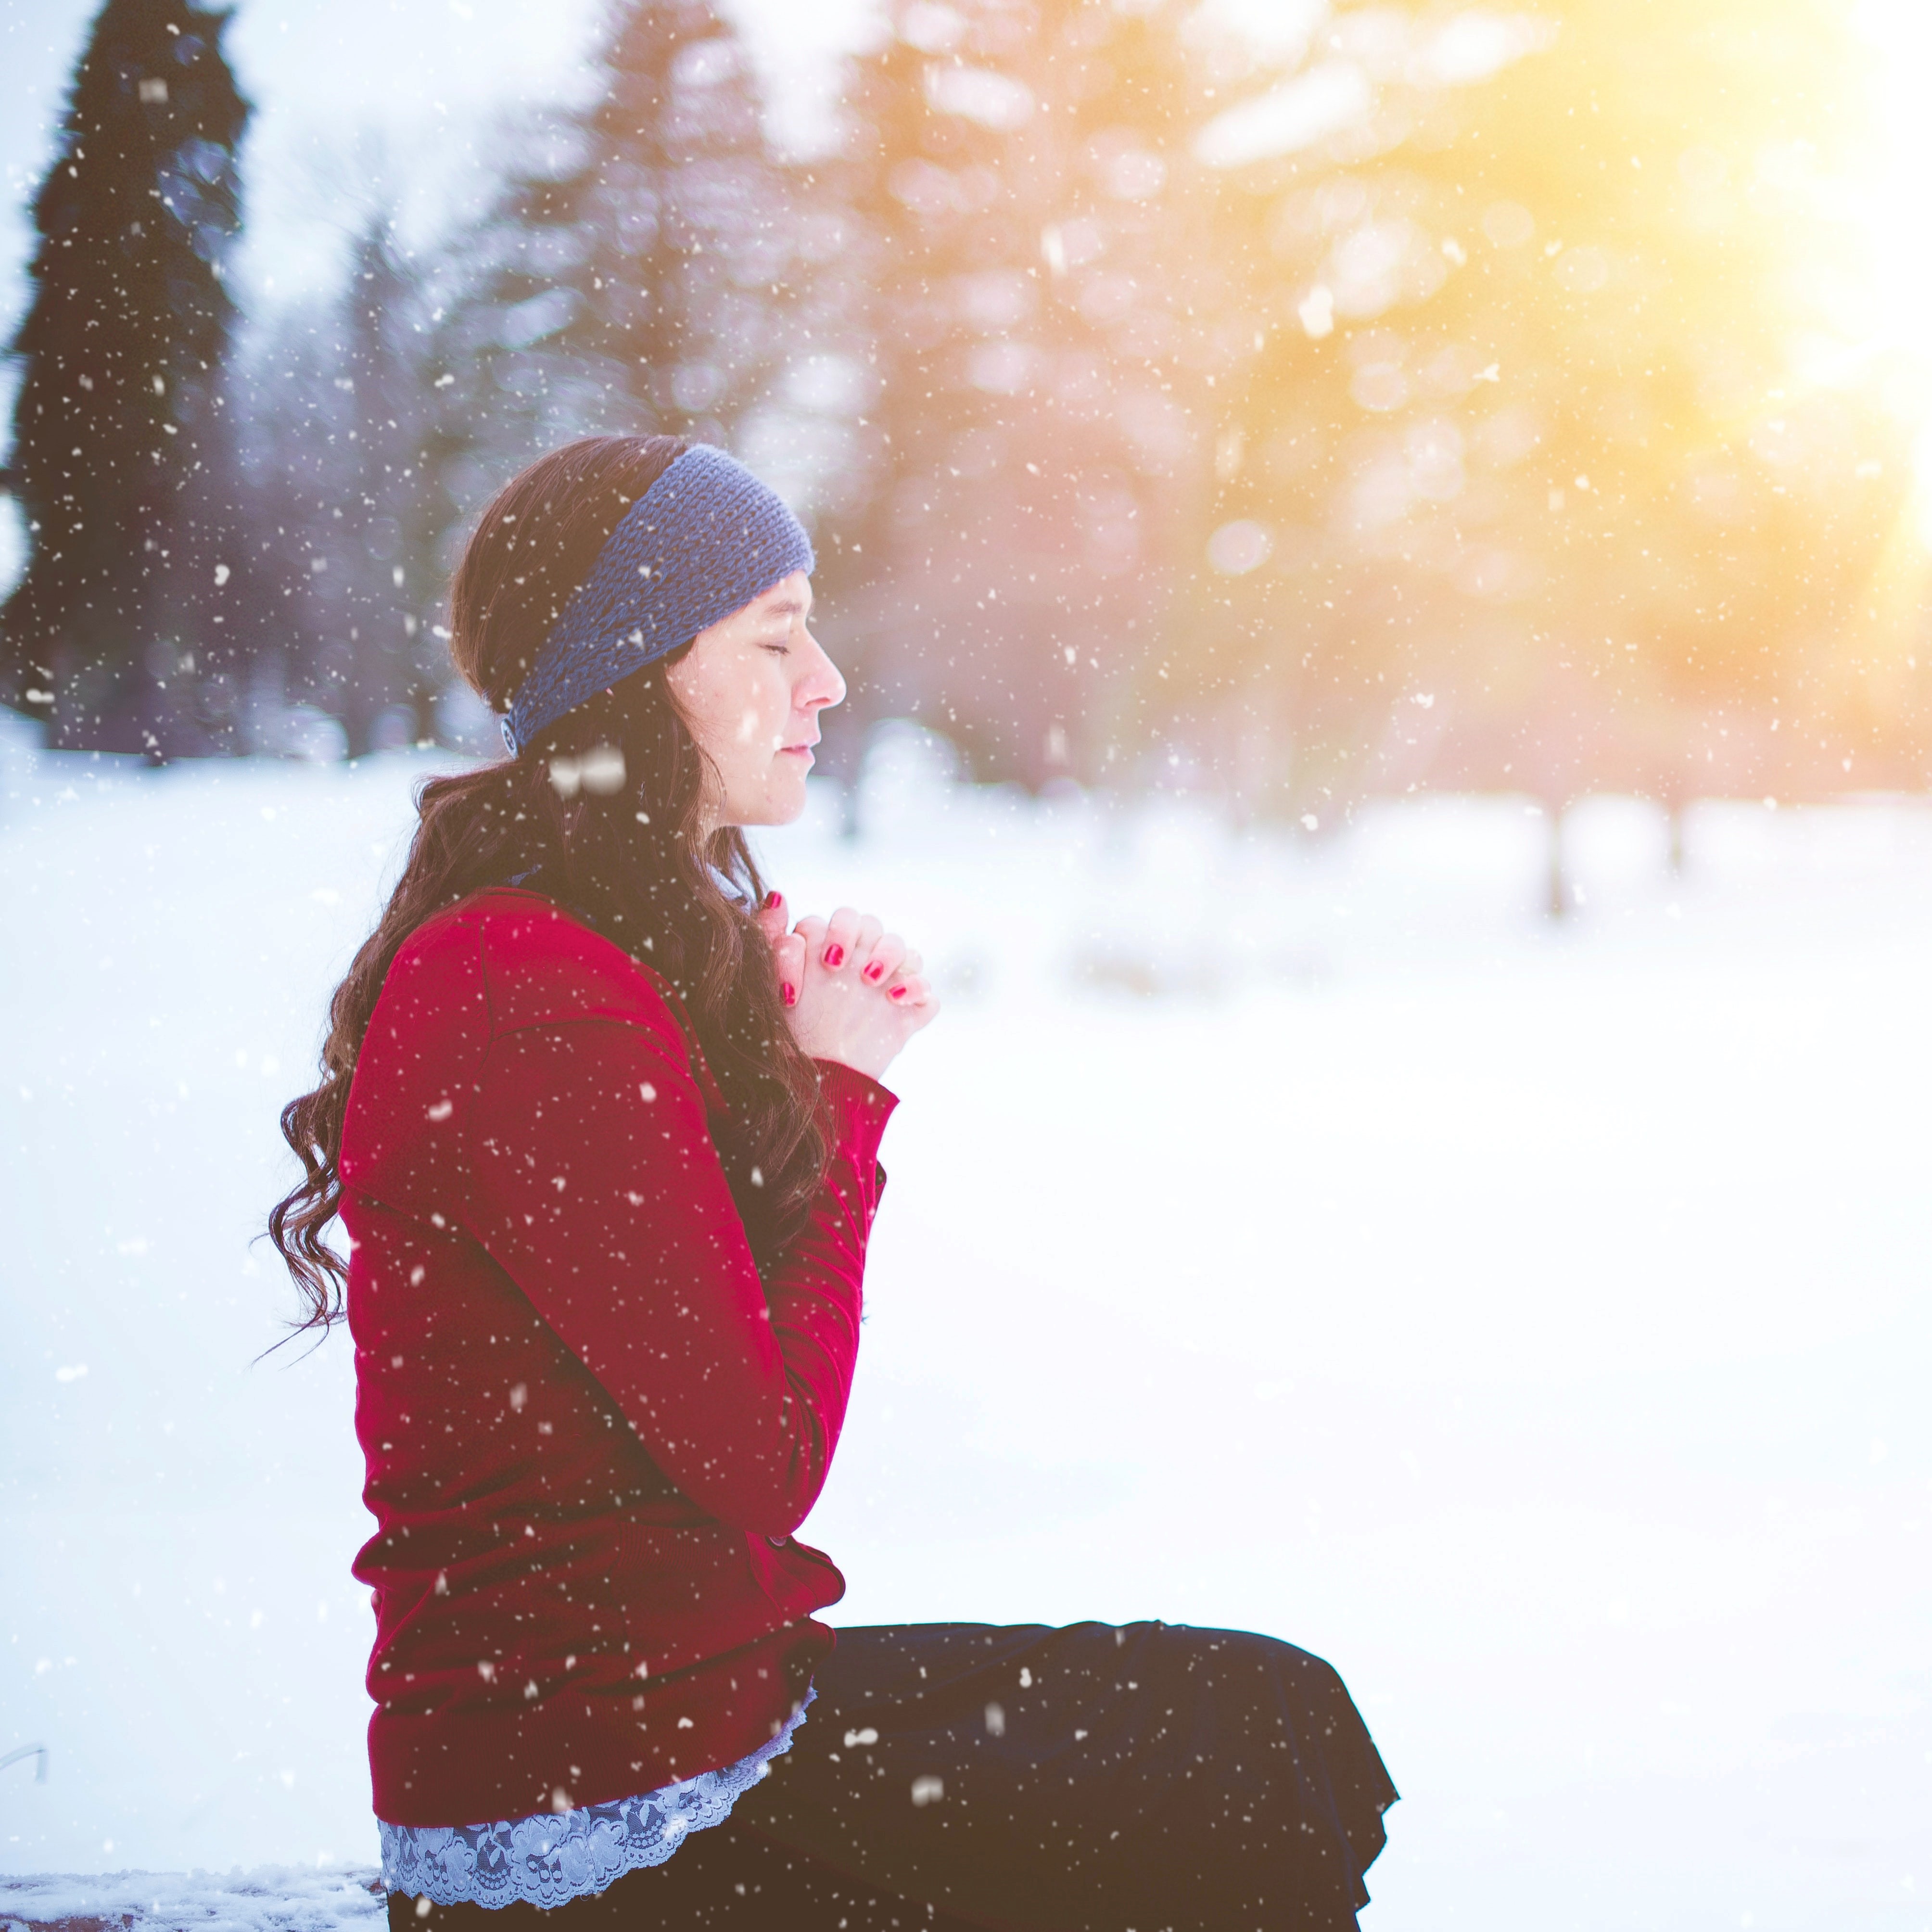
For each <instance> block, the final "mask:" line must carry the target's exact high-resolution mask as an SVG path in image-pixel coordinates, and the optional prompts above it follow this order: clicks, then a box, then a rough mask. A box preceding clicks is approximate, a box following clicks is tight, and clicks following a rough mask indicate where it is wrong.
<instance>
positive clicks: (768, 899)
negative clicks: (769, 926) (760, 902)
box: [765, 892, 784, 912]
mask: <svg viewBox="0 0 1932 1932" xmlns="http://www.w3.org/2000/svg"><path fill="white" fill-rule="evenodd" d="M783 904H784V893H782V892H767V893H766V895H765V910H766V911H767V912H776V911H777V910H778V907H780V906H781V905H783Z"/></svg>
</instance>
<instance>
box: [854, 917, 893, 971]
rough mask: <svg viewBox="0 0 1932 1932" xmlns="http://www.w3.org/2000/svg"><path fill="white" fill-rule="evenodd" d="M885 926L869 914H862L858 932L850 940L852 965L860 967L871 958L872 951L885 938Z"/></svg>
mask: <svg viewBox="0 0 1932 1932" xmlns="http://www.w3.org/2000/svg"><path fill="white" fill-rule="evenodd" d="M885 932H886V929H885V925H884V922H883V921H882V920H880V919H874V917H873V916H872V915H871V913H865V914H863V915H862V916H861V917H860V919H859V930H858V931H857V932H856V933H855V934H854V935H853V938H852V964H853V965H854V966H859V967H862V966H863V965H865V962H866V961H867V960H868V959H871V956H872V953H873V951H874V948H875V947H877V945H878V943H879V941H880V940H881V939H883V938H884V937H885Z"/></svg>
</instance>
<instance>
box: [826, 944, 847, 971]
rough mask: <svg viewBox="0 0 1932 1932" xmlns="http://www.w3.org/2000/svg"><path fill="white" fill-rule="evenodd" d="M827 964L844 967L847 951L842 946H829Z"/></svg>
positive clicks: (827, 948)
mask: <svg viewBox="0 0 1932 1932" xmlns="http://www.w3.org/2000/svg"><path fill="white" fill-rule="evenodd" d="M825 963H826V965H828V966H842V965H844V963H845V949H844V947H842V946H828V947H826V949H825Z"/></svg>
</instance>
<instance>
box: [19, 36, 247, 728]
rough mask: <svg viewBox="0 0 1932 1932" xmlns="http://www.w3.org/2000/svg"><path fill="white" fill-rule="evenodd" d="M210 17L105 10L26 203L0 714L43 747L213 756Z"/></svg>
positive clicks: (235, 106)
mask: <svg viewBox="0 0 1932 1932" xmlns="http://www.w3.org/2000/svg"><path fill="white" fill-rule="evenodd" d="M227 21H228V17H227V16H226V15H225V14H222V13H214V12H211V11H208V10H204V9H202V8H201V7H196V6H195V5H192V4H190V0H108V4H107V5H106V6H105V7H103V8H102V10H101V13H100V15H99V17H98V18H97V20H95V25H94V28H93V31H92V34H91V35H90V37H89V42H88V46H87V49H86V52H85V53H84V54H83V56H82V58H81V61H80V65H79V67H78V68H77V70H76V72H75V75H74V83H73V89H72V92H71V95H70V98H69V101H68V109H67V113H66V115H65V119H64V120H63V121H62V130H61V135H60V139H59V142H58V148H57V151H56V154H55V161H54V165H53V166H52V168H51V169H50V170H49V172H48V174H47V176H46V179H45V181H43V183H42V184H41V187H40V192H39V194H38V196H37V197H36V199H35V201H34V226H35V229H36V232H37V235H38V236H39V245H38V247H37V249H36V251H35V253H34V259H33V263H32V266H31V269H30V271H29V273H30V275H31V279H32V283H33V299H32V303H31V307H30V308H29V309H28V313H27V315H26V320H24V322H23V323H22V325H21V327H20V332H19V334H18V335H17V336H16V337H15V338H14V341H13V345H12V353H13V354H14V355H15V356H17V357H18V358H19V359H20V361H21V362H22V364H23V370H22V377H21V383H20V392H19V395H18V398H17V401H16V404H15V407H14V417H13V451H12V455H11V457H10V462H9V468H10V472H11V487H12V488H13V492H14V493H15V494H16V496H17V497H18V498H19V499H20V505H21V508H22V509H23V512H24V514H25V517H26V523H27V529H28V543H29V548H28V559H27V565H26V571H25V574H23V577H21V579H20V582H19V583H18V584H17V586H16V587H15V589H14V590H13V593H12V595H10V597H9V598H8V599H7V604H6V606H5V610H4V611H0V701H4V702H5V703H7V704H9V705H10V706H13V708H15V709H19V710H23V711H25V712H26V713H27V714H28V715H29V716H31V717H35V718H40V719H43V720H44V721H46V724H47V725H48V727H49V733H50V742H52V743H54V744H56V745H86V746H92V747H95V748H103V749H112V750H121V751H146V752H148V754H150V755H152V756H157V757H159V756H166V755H169V754H173V753H175V752H178V751H200V750H205V749H209V748H214V746H215V745H217V743H219V742H220V741H221V739H222V737H223V733H224V731H225V730H226V726H227V724H228V723H229V721H230V720H231V718H232V715H233V696H234V689H233V682H234V679H233V673H234V669H235V667H234V665H233V661H232V659H233V653H232V652H229V650H228V649H226V643H225V640H224V638H223V634H222V631H221V629H220V628H218V627H220V626H222V625H223V623H224V619H225V617H226V611H225V610H224V609H223V602H224V598H223V586H225V585H226V582H227V580H228V574H229V569H228V565H227V564H226V561H225V560H224V559H223V548H224V546H225V544H231V543H232V542H233V540H234V532H233V527H232V524H231V522H230V516H231V512H232V509H233V504H232V501H231V498H230V492H229V482H230V478H231V476H232V467H231V463H230V452H229V437H228V429H227V414H228V413H227V411H226V397H225V393H224V389H223V384H224V382H225V380H226V357H227V353H228V349H229V332H230V326H231V324H232V322H233V316H234V310H233V305H232V304H231V302H229V298H228V295H227V293H226V290H225V288H224V287H223V283H222V276H221V270H222V263H223V260H224V258H225V257H226V253H227V251H228V248H229V244H230V242H232V241H233V238H234V236H235V234H236V231H237V229H239V226H240V201H239V178H238V175H237V172H236V144H237V142H239V139H240V138H241V135H242V129H243V127H244V126H245V124H246V121H247V118H248V108H247V107H246V105H245V104H244V102H243V101H242V98H241V97H240V95H239V93H238V92H237V91H236V86H235V82H234V78H233V75H232V74H230V72H229V68H228V65H227V63H226V60H225V59H224V58H223V55H222V50H221V36H222V34H223V31H225V29H226V26H227Z"/></svg>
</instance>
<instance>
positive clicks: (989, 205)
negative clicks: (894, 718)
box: [814, 0, 1253, 783]
mask: <svg viewBox="0 0 1932 1932" xmlns="http://www.w3.org/2000/svg"><path fill="white" fill-rule="evenodd" d="M1183 19H1184V10H1183V8H1182V7H1181V6H1180V5H1169V4H1167V0H1154V4H1152V5H1145V6H1140V7H1095V6H1088V5H1079V4H1078V0H1030V4H1026V5H995V4H993V0H967V4H965V5H961V6H959V7H947V6H940V5H932V4H929V3H928V0H912V4H906V5H898V6H896V7H894V8H893V9H892V11H891V14H890V26H891V32H890V34H889V37H887V38H886V40H885V41H884V42H883V44H882V45H881V46H879V47H878V48H877V49H875V50H874V51H873V52H871V53H869V54H868V55H865V56H863V57H862V58H860V59H859V60H858V61H857V62H855V63H854V65H853V68H852V71H851V75H850V83H849V85H848V87H847V92H846V97H845V103H844V111H845V115H846V118H847V123H848V125H849V127H850V140H849V142H848V144H847V148H846V151H845V152H844V154H843V155H842V156H841V157H839V158H838V160H835V161H833V162H832V163H828V164H826V166H823V167H821V168H819V169H815V170H814V180H815V184H816V185H817V188H818V190H819V193H820V197H821V203H820V205H822V206H829V207H830V208H832V209H833V210H835V217H834V219H835V220H836V221H837V222H838V223H839V224H841V226H842V229H843V230H844V235H845V238H846V245H845V246H844V248H841V250H840V251H838V254H837V255H836V257H835V260H834V263H833V266H832V273H833V275H835V278H838V280H839V281H840V283H841V286H842V287H843V288H844V290H845V291H846V293H847V302H845V304H844V308H843V310H842V313H841V317H840V321H841V324H842V326H843V329H844V347H845V353H846V354H847V357H848V358H849V359H850V360H852V361H853V362H855V363H856V365H858V366H859V368H862V370H863V371H864V373H865V382H864V383H863V385H862V399H863V400H862V416H861V418H860V421H859V428H860V431H861V434H860V437H859V443H858V451H859V454H858V460H857V461H856V464H855V469H854V481H853V487H852V488H851V490H850V493H849V495H848V497H847V500H846V501H845V502H844V503H842V504H841V505H839V506H838V510H837V511H836V512H835V514H833V515H832V516H831V517H829V518H828V519H827V523H826V532H825V534H826V542H825V543H824V544H822V545H821V548H822V549H823V550H826V556H825V559H824V568H823V575H824V579H825V583H826V588H827V589H828V591H829V594H830V598H831V601H832V604H833V606H834V607H835V610H837V611H838V613H839V619H840V630H839V640H840V643H841V646H842V648H843V649H844V652H845V653H846V655H847V657H848V658H849V659H850V664H851V667H852V668H853V671H854V673H855V675H854V676H853V698H852V700H851V701H850V703H849V705H848V707H847V712H846V714H845V715H844V717H843V718H838V719H837V720H836V721H835V728H838V729H841V730H843V731H844V732H845V733H847V735H848V736H849V735H855V734H856V733H858V732H859V731H862V730H863V729H864V727H865V725H866V724H868V722H869V721H870V720H871V718H875V717H877V716H878V715H883V714H885V713H886V712H892V713H897V714H901V715H911V716H914V717H916V718H919V719H920V720H921V721H923V722H925V723H927V724H930V725H932V726H933V727H935V728H937V729H938V730H942V731H944V732H945V733H947V735H948V736H950V737H952V738H953V739H954V740H955V741H956V742H958V743H959V744H960V745H962V748H963V749H964V750H965V751H966V753H967V754H968V758H969V760H970V761H971V765H972V766H973V768H974V769H975V770H976V771H977V772H978V773H979V774H980V775H984V776H995V775H998V776H1007V775H1013V776H1019V777H1020V778H1023V779H1025V781H1028V782H1029V783H1038V782H1040V781H1042V780H1043V779H1044V778H1048V777H1049V776H1051V775H1053V774H1054V773H1055V772H1068V771H1072V770H1076V769H1077V770H1079V771H1081V772H1085V773H1086V774H1087V775H1090V776H1096V775H1100V773H1101V772H1103V771H1106V772H1113V773H1115V775H1122V774H1123V773H1124V769H1125V764H1126V763H1127V762H1131V761H1132V760H1133V758H1134V757H1137V756H1138V750H1137V746H1138V741H1139V738H1140V737H1141V736H1142V733H1141V730H1140V729H1139V727H1138V726H1136V725H1133V724H1132V722H1131V721H1130V719H1129V718H1128V717H1127V712H1128V711H1131V709H1132V708H1133V700H1134V693H1135V691H1136V677H1137V673H1138V671H1139V667H1140V666H1141V664H1142V660H1143V659H1145V658H1152V657H1154V656H1156V655H1158V652H1157V640H1158V639H1159V638H1160V636H1161V634H1162V631H1163V619H1164V610H1163V603H1164V599H1165V596H1166V586H1167V581H1168V574H1169V573H1168V566H1169V564H1170V563H1171V561H1172V559H1171V557H1170V556H1169V547H1170V543H1171V529H1172V524H1173V522H1174V520H1175V508H1176V505H1178V503H1180V502H1184V501H1185V500H1186V498H1187V493H1188V491H1189V489H1190V480H1191V478H1193V476H1194V475H1196V473H1197V472H1199V469H1200V466H1201V463H1202V446H1203V438H1202V435H1201V434H1200V432H1199V426H1198V423H1197V422H1196V411H1197V410H1198V407H1199V398H1200V397H1201V396H1202V395H1205V388H1204V384H1206V383H1211V382H1212V380H1213V379H1214V371H1215V370H1217V368H1220V367H1221V366H1223V364H1224V362H1226V359H1227V358H1228V356H1229V345H1230V343H1231V342H1238V341H1245V340H1246V339H1247V337H1248V336H1249V335H1251V334H1252V332H1253V329H1252V323H1251V321H1250V318H1249V317H1247V316H1246V315H1245V314H1244V313H1243V312H1242V306H1241V296H1242V291H1241V290H1240V289H1239V287H1238V285H1237V286H1231V285H1230V284H1229V278H1227V277H1226V275H1223V273H1222V272H1221V271H1220V269H1219V268H1218V267H1217V265H1216V264H1215V263H1214V261H1213V260H1212V259H1211V254H1209V252H1208V250H1207V249H1206V248H1205V242H1206V239H1207V232H1206V224H1205V220H1204V218H1203V217H1204V214H1205V209H1204V207H1203V204H1202V188H1203V186H1204V181H1203V174H1202V169H1200V168H1199V166H1198V165H1197V164H1196V163H1195V162H1194V161H1193V159H1192V157H1191V156H1190V153H1189V150H1188V146H1187V136H1188V134H1189V132H1190V128H1191V127H1192V125H1193V123H1194V121H1196V120H1197V119H1198V118H1199V108H1200V100H1199V92H1198V88H1199V74H1198V73H1197V72H1196V68H1195V64H1194V63H1193V60H1192V58H1191V57H1190V49H1189V48H1188V46H1187V44H1186V43H1185V41H1184V38H1183V37H1182V34H1181V23H1182V21H1183ZM1123 707H1125V709H1123Z"/></svg>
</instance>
